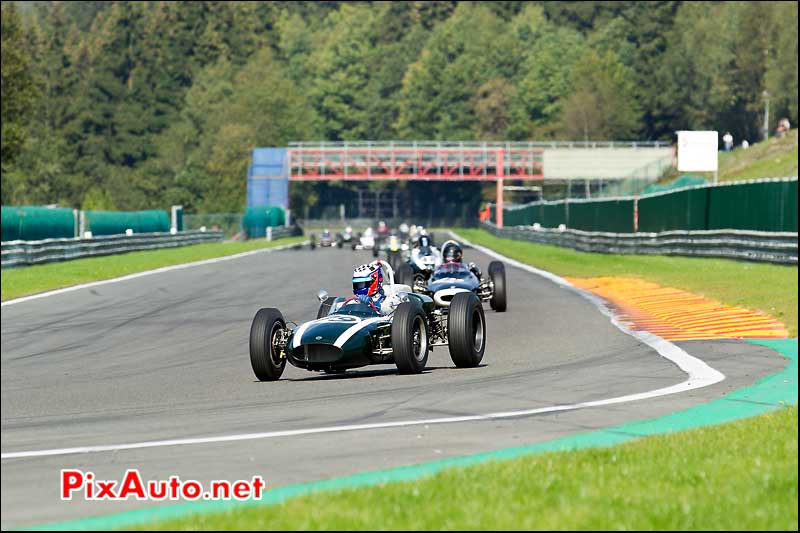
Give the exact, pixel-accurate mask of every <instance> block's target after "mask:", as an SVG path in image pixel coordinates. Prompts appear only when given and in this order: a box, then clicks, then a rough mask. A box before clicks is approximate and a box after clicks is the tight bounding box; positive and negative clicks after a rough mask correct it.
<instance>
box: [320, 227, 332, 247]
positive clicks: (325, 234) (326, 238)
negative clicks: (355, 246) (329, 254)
mask: <svg viewBox="0 0 800 533" xmlns="http://www.w3.org/2000/svg"><path fill="white" fill-rule="evenodd" d="M319 245H320V246H324V247H326V248H330V247H331V246H333V235H332V234H331V231H330V230H327V229H326V230H323V231H322V233H321V234H320V236H319Z"/></svg>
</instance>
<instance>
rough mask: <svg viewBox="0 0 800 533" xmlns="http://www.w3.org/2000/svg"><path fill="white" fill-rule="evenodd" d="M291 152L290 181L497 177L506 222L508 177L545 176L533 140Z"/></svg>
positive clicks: (311, 147)
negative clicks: (504, 202) (505, 202)
mask: <svg viewBox="0 0 800 533" xmlns="http://www.w3.org/2000/svg"><path fill="white" fill-rule="evenodd" d="M287 152H288V153H287V156H288V171H289V180H290V181H303V180H423V181H433V180H436V181H495V182H496V183H497V206H498V208H497V213H499V215H498V220H497V224H498V226H501V227H502V225H503V219H502V213H503V180H504V179H515V180H542V179H544V174H543V171H542V154H543V149H542V148H541V147H536V146H533V144H532V143H490V142H484V143H475V142H385V143H373V142H361V143H358V142H354V143H347V142H343V143H293V144H290V145H289V148H288V150H287Z"/></svg>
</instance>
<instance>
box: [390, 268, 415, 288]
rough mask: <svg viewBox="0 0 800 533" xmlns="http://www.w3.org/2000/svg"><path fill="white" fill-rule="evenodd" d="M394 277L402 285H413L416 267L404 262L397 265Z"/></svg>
mask: <svg viewBox="0 0 800 533" xmlns="http://www.w3.org/2000/svg"><path fill="white" fill-rule="evenodd" d="M394 277H395V281H396V282H397V283H399V284H400V285H408V286H409V287H411V286H413V285H414V268H413V267H412V266H411V265H409V264H408V263H403V264H402V265H400V266H399V267H397V271H396V272H395V273H394Z"/></svg>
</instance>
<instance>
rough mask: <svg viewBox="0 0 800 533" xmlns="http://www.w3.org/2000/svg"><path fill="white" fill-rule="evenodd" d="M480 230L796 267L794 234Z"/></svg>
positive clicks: (610, 249)
mask: <svg viewBox="0 0 800 533" xmlns="http://www.w3.org/2000/svg"><path fill="white" fill-rule="evenodd" d="M481 227H482V228H484V229H486V230H488V231H489V232H490V233H492V234H493V235H495V236H497V237H503V238H506V239H514V240H520V241H530V242H535V243H539V244H552V245H555V246H562V247H565V248H572V249H573V250H579V251H582V252H598V253H609V254H648V255H685V256H696V257H721V258H727V259H746V260H750V261H762V262H769V263H778V264H787V265H796V264H797V233H792V232H765V231H746V230H710V231H682V230H680V231H664V232H660V233H605V232H596V231H581V230H574V229H564V230H558V229H549V228H539V229H534V228H533V227H532V226H517V227H505V228H498V227H497V226H495V225H494V224H492V223H490V222H484V223H482V224H481Z"/></svg>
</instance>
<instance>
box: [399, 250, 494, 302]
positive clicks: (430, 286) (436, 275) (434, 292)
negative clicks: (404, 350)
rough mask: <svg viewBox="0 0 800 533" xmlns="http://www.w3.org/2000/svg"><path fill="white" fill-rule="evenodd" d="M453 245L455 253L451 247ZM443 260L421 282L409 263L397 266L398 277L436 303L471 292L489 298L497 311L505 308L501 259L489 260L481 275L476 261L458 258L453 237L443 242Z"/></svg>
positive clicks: (481, 298) (486, 299)
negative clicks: (484, 272)
mask: <svg viewBox="0 0 800 533" xmlns="http://www.w3.org/2000/svg"><path fill="white" fill-rule="evenodd" d="M453 249H456V250H457V253H456V255H454V256H453V255H451V250H453ZM442 256H443V261H446V262H444V263H443V264H442V265H441V266H440V267H439V268H437V269H435V271H434V272H433V273H432V274H431V275H430V277H429V279H428V280H427V283H424V282H423V283H420V282H418V280H417V279H416V278H415V274H414V272H413V270H412V269H411V268H410V266H409V265H403V266H401V267H400V269H399V270H398V276H397V279H398V281H400V282H401V283H410V284H411V285H412V287H413V290H414V292H416V293H419V294H424V295H428V296H430V297H432V298H433V300H434V302H436V304H437V305H446V304H447V302H449V301H451V300H452V299H453V298H454V297H455V296H456V295H457V294H459V293H462V292H471V293H474V294H475V295H476V296H477V297H478V298H480V300H481V301H484V302H489V305H490V306H491V308H492V309H494V310H495V311H498V312H504V311H505V310H506V306H507V302H506V267H505V265H504V264H503V263H502V262H501V261H492V262H491V263H489V268H488V276H484V275H483V273H482V272H481V269H480V267H478V265H476V264H475V263H469V264H467V265H465V264H464V263H462V262H461V248H460V246H458V243H456V242H455V241H447V242H446V243H445V244H444V245H443V246H442Z"/></svg>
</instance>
